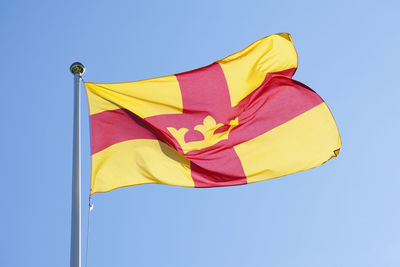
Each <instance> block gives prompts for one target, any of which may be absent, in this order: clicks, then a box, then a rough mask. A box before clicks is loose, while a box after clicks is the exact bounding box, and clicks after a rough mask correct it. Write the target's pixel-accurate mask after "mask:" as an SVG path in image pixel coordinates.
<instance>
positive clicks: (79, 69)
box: [69, 62, 85, 74]
mask: <svg viewBox="0 0 400 267" xmlns="http://www.w3.org/2000/svg"><path fill="white" fill-rule="evenodd" d="M69 70H70V71H71V72H72V74H75V73H80V74H83V73H84V72H85V66H83V64H82V63H80V62H74V63H72V64H71V67H69Z"/></svg>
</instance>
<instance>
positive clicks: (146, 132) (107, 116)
mask: <svg viewBox="0 0 400 267" xmlns="http://www.w3.org/2000/svg"><path fill="white" fill-rule="evenodd" d="M90 123H91V131H92V154H95V153H97V152H99V151H101V150H103V149H105V148H107V147H109V146H111V145H113V144H116V143H119V142H123V141H128V140H133V139H153V140H163V141H164V142H165V143H167V144H168V143H169V142H168V141H167V140H166V139H165V138H164V137H163V136H162V135H161V134H160V133H159V132H158V131H157V130H156V129H155V128H154V127H153V126H152V125H151V124H149V123H148V122H146V121H145V120H143V119H141V118H140V117H138V116H137V115H135V114H133V113H132V112H130V111H129V110H126V109H116V110H108V111H104V112H101V113H97V114H94V115H91V116H90Z"/></svg>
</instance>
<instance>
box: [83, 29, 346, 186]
mask: <svg viewBox="0 0 400 267" xmlns="http://www.w3.org/2000/svg"><path fill="white" fill-rule="evenodd" d="M296 68H297V53H296V50H295V48H294V46H293V44H292V39H291V37H290V35H289V34H287V33H281V34H275V35H271V36H267V37H265V38H263V39H261V40H258V41H256V42H255V43H253V44H251V45H250V46H248V47H247V48H245V49H244V50H242V51H240V52H237V53H235V54H233V55H231V56H228V57H226V58H224V59H222V60H219V61H217V62H215V63H213V64H211V65H209V66H206V67H203V68H200V69H196V70H192V71H189V72H184V73H180V74H176V75H171V76H166V77H160V78H154V79H148V80H143V81H135V82H123V83H92V82H86V83H85V85H86V91H87V95H88V100H89V109H90V121H91V135H92V182H91V193H92V194H94V193H99V192H108V191H110V190H113V189H116V188H121V187H126V186H133V185H140V184H152V183H158V184H168V185H176V186H186V187H215V186H232V185H243V184H247V183H253V182H257V181H262V180H266V179H271V178H276V177H280V176H284V175H288V174H291V173H295V172H300V171H303V170H307V169H310V168H314V167H316V166H319V165H321V164H323V163H325V162H326V161H328V160H329V159H331V158H332V157H336V156H337V155H338V154H339V150H340V147H341V141H340V136H339V132H338V129H337V127H336V124H335V121H334V118H333V116H332V114H331V112H330V110H329V108H328V106H327V105H326V104H325V102H324V101H323V100H322V99H321V97H319V96H318V95H317V94H316V93H315V92H314V91H313V90H311V89H310V88H309V87H307V86H305V85H304V84H302V83H300V82H298V81H295V80H293V79H292V76H293V74H294V73H295V71H296Z"/></svg>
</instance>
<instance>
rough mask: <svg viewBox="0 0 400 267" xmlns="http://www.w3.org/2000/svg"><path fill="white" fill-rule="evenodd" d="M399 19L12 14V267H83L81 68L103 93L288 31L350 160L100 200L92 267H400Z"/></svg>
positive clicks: (86, 163)
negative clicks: (78, 256)
mask: <svg viewBox="0 0 400 267" xmlns="http://www.w3.org/2000/svg"><path fill="white" fill-rule="evenodd" d="M399 11H400V6H399V3H398V1H291V2H290V1H250V0H247V1H228V0H226V1H212V0H204V1H120V0H114V1H100V0H96V1H91V0H87V1H1V2H0V25H1V27H0V34H1V42H0V48H1V49H0V51H1V52H0V54H1V64H0V73H1V95H2V104H1V105H0V109H1V112H0V116H1V117H0V118H1V125H2V126H1V131H0V137H1V140H2V142H1V148H2V153H0V162H1V180H0V181H1V189H2V190H1V191H2V192H1V194H0V210H1V216H0V227H1V237H0V266H4V267H16V266H40V267H43V266H51V267H53V266H65V267H68V266H69V246H70V243H69V242H70V208H71V164H72V163H71V155H72V110H73V76H72V75H71V74H70V73H69V69H68V68H69V66H70V64H71V63H72V62H74V61H77V60H79V61H81V62H82V63H84V64H85V66H86V67H87V71H86V73H85V75H84V78H85V79H86V80H87V81H95V82H120V81H132V80H139V79H145V78H151V77H157V76H163V75H169V74H173V73H179V72H183V71H187V70H191V69H194V68H198V67H201V66H204V65H207V64H209V63H211V62H213V61H215V60H218V59H221V58H223V57H225V56H227V55H229V54H231V53H233V52H236V51H238V50H240V49H242V48H244V47H245V46H247V45H248V44H250V43H252V42H254V41H255V40H257V39H259V38H261V37H263V36H266V35H269V34H273V33H277V32H290V33H291V34H292V37H293V39H294V41H295V46H296V48H297V50H298V54H299V68H298V71H297V73H296V75H295V79H297V80H299V81H301V82H303V83H305V84H307V85H309V86H310V87H312V88H313V89H315V90H316V91H317V92H318V93H319V94H320V95H321V96H322V97H323V98H324V99H325V101H326V102H327V103H328V105H329V106H330V108H331V110H332V112H333V114H334V116H335V119H336V121H337V124H338V127H339V130H340V133H341V136H342V141H343V148H342V151H341V154H340V156H339V157H338V158H336V159H333V160H331V161H329V162H328V163H327V164H325V165H323V166H321V167H319V168H316V169H313V170H309V171H306V172H302V173H298V174H294V175H290V176H287V177H284V178H280V179H274V180H270V181H265V182H260V183H256V184H251V185H246V186H239V187H228V188H213V189H205V190H202V189H189V188H179V187H172V186H162V185H145V186H136V187H130V188H125V189H119V190H115V191H113V192H110V193H106V194H97V195H95V197H94V202H95V208H94V210H93V211H92V213H91V231H90V243H89V248H90V249H89V258H88V264H89V265H88V266H90V267H95V266H96V267H101V266H118V267H119V266H121V267H124V266H140V267H147V266H151V267H153V266H163V267H164V266H166V267H167V266H171V267H180V266H182V267H187V266H193V267H204V266H208V267H225V266H227V267H236V266H238V267H239V266H240V267H243V266H250V267H259V266H260V267H261V266H262V267H264V266H268V267H291V266H294V267H303V266H304V267H310V266H318V267H319V266H324V267H333V266H338V267H347V266H348V267H354V266H363V267H369V266H374V267H375V266H385V267H392V266H393V267H394V266H396V267H397V266H400V206H399V203H400V194H399V190H400V171H399V157H400V156H399V153H400V152H399V151H400V145H399V136H400V135H399V131H400V126H399V115H400V108H399V106H400V105H399V98H400V88H399V85H398V71H399V70H398V68H399V62H400V55H399V41H400V31H399V25H400V19H399ZM82 96H85V94H84V93H82ZM83 99H84V101H83V106H82V107H83V114H84V116H83V119H82V127H83V129H82V130H83V132H82V138H83V140H82V146H83V151H82V153H83V163H82V164H83V172H82V173H83V189H82V192H83V202H84V203H83V204H84V209H83V219H84V220H83V223H82V225H83V241H84V240H85V236H86V223H87V221H86V218H87V208H86V207H87V196H88V192H89V178H90V177H89V171H90V154H89V131H88V116H87V114H88V112H87V103H86V99H85V97H84V98H83ZM84 255H85V242H83V256H84Z"/></svg>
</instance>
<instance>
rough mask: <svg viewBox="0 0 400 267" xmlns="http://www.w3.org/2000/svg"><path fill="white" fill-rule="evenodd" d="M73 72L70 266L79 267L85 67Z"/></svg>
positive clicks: (76, 65)
mask: <svg viewBox="0 0 400 267" xmlns="http://www.w3.org/2000/svg"><path fill="white" fill-rule="evenodd" d="M69 69H70V71H71V72H72V74H74V129H73V136H74V137H73V155H72V209H71V254H70V255H71V258H70V267H81V92H80V91H81V90H80V82H81V79H82V74H83V73H84V72H85V67H84V66H83V64H82V63H80V62H75V63H72V65H71V67H70V68H69Z"/></svg>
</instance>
